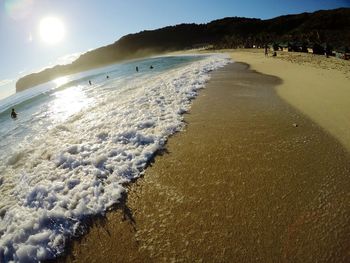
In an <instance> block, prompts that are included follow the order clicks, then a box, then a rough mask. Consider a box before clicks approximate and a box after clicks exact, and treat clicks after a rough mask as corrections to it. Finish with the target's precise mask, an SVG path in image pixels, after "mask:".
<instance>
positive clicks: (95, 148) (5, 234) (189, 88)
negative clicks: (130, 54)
mask: <svg viewBox="0 0 350 263" xmlns="http://www.w3.org/2000/svg"><path fill="white" fill-rule="evenodd" d="M228 62H229V59H228V57H226V56H224V55H211V56H208V57H205V58H203V59H202V60H199V61H195V62H193V63H191V64H187V65H185V66H182V67H179V68H175V69H171V70H168V71H166V72H162V73H159V74H150V75H147V76H145V77H141V78H138V79H135V80H129V81H126V82H124V84H123V85H124V86H123V88H118V89H117V88H116V89H108V93H105V95H104V96H102V95H101V96H97V97H96V98H95V103H94V104H93V106H91V107H89V108H87V109H86V108H84V109H83V110H82V111H80V112H78V113H75V114H74V115H72V116H71V117H69V118H68V119H67V120H66V121H64V122H63V123H59V124H57V125H56V126H54V127H53V128H51V129H49V130H48V131H45V132H44V133H43V134H38V136H37V137H36V138H35V140H32V141H30V142H26V144H25V145H22V146H21V149H20V151H18V152H16V153H14V154H13V155H12V156H10V157H9V159H8V160H7V164H6V167H5V168H3V169H4V170H3V173H2V175H1V176H0V194H1V201H0V236H1V238H0V261H1V262H37V261H40V260H44V259H49V258H54V257H55V256H57V255H58V254H60V253H62V252H63V250H64V247H65V242H66V240H67V238H69V237H72V236H74V235H77V234H79V231H78V229H79V226H80V224H81V223H80V222H81V220H83V219H84V218H86V217H87V216H90V215H97V214H103V213H105V212H106V211H107V209H108V208H110V207H111V206H112V205H114V204H116V203H118V201H119V200H120V198H121V195H122V193H124V192H125V191H126V189H125V188H124V187H123V185H124V183H127V182H130V180H131V179H134V178H137V177H139V176H140V175H141V174H142V172H143V171H144V169H145V167H146V166H147V164H148V162H149V161H150V159H151V158H152V157H153V156H154V155H155V153H156V152H157V150H159V149H161V148H162V147H163V146H164V144H165V142H166V140H167V138H168V137H169V136H170V135H171V134H173V133H174V132H177V131H179V130H181V129H182V127H183V126H184V123H183V115H182V114H183V113H185V112H186V111H188V110H189V107H190V104H191V100H192V99H193V98H195V96H196V95H197V91H198V90H199V89H200V88H203V87H204V84H205V82H206V81H207V80H208V79H209V72H210V71H212V70H214V69H217V68H219V67H221V66H224V65H225V64H227V63H228ZM119 83H120V82H119ZM109 85H112V86H113V85H115V84H113V81H112V82H111V83H110V84H109ZM101 94H102V93H101Z"/></svg>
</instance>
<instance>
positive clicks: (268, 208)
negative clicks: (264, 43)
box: [60, 63, 350, 262]
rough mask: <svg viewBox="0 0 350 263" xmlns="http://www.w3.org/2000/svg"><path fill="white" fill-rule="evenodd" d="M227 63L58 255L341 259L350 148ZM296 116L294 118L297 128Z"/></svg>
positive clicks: (346, 237) (274, 82)
mask: <svg viewBox="0 0 350 263" xmlns="http://www.w3.org/2000/svg"><path fill="white" fill-rule="evenodd" d="M281 84H283V80H282V79H279V78H277V77H273V76H268V75H263V74H260V73H257V72H255V71H252V70H250V69H249V68H248V66H247V65H246V64H242V63H234V64H230V65H228V66H226V67H225V68H223V69H221V70H218V71H216V72H214V73H213V74H212V79H211V80H210V81H209V83H208V85H207V88H206V89H204V90H202V91H201V92H200V94H199V96H198V98H197V99H196V100H195V101H194V102H193V106H192V108H191V111H190V112H189V113H188V114H187V115H186V117H185V120H186V122H188V125H187V127H186V130H185V131H183V132H180V133H178V134H176V135H174V136H173V137H171V138H170V139H169V141H168V143H167V145H166V151H164V153H163V154H162V155H161V156H158V157H156V159H155V162H154V163H152V165H151V166H150V167H149V168H148V169H147V170H146V173H145V175H144V177H143V178H141V179H139V180H138V181H137V182H136V183H134V184H132V185H130V188H129V193H128V196H127V200H126V205H125V207H124V208H123V209H119V210H117V211H113V212H110V213H108V214H107V216H106V217H105V218H103V219H100V220H96V221H95V223H94V224H93V226H92V227H91V228H90V230H89V233H88V234H87V235H85V236H84V237H83V238H82V239H80V240H79V241H76V242H74V243H73V244H72V246H71V251H70V255H69V256H67V257H66V258H65V259H61V260H60V261H63V262H349V261H350V194H349V189H350V162H349V161H350V155H349V153H348V152H347V151H346V149H345V148H343V146H342V145H341V144H340V143H339V142H338V141H337V140H336V139H334V138H333V137H331V135H330V134H329V133H328V132H326V131H324V130H323V129H322V128H320V127H319V126H318V125H317V124H316V123H315V122H313V121H311V120H310V119H309V118H308V117H307V116H306V115H304V114H303V113H301V112H299V111H298V110H296V109H295V108H293V107H292V106H290V105H288V104H287V103H286V102H285V101H284V100H282V99H280V97H279V96H278V95H277V93H276V89H275V88H276V87H277V86H278V85H281ZM293 124H296V125H293Z"/></svg>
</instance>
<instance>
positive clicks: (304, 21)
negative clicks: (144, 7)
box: [16, 8, 350, 91]
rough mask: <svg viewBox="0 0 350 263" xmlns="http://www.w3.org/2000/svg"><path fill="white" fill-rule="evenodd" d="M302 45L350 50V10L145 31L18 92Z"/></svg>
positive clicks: (34, 79) (25, 83)
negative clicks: (187, 55)
mask: <svg viewBox="0 0 350 263" xmlns="http://www.w3.org/2000/svg"><path fill="white" fill-rule="evenodd" d="M276 41H279V42H282V41H283V42H289V41H298V42H302V43H313V44H314V43H318V44H323V43H327V45H331V46H332V47H335V48H345V47H348V46H350V8H340V9H335V10H326V11H317V12H314V13H303V14H298V15H287V16H280V17H277V18H273V19H268V20H261V19H254V18H241V17H232V18H224V19H220V20H215V21H212V22H210V23H207V24H199V25H197V24H180V25H176V26H168V27H164V28H161V29H156V30H151V31H142V32H139V33H136V34H130V35H126V36H124V37H122V38H121V39H119V40H118V41H117V42H115V43H113V44H111V45H108V46H104V47H101V48H97V49H95V50H92V51H89V52H87V53H85V54H83V55H81V56H80V57H79V58H78V59H77V60H75V61H74V62H73V63H71V64H69V65H59V66H55V67H53V68H48V69H45V70H43V71H41V72H39V73H33V74H30V75H27V76H24V77H23V78H21V79H19V80H18V81H17V83H16V91H22V90H24V89H27V88H29V87H33V86H35V85H38V84H41V83H44V82H47V81H49V80H52V79H54V78H57V77H60V76H63V75H67V74H73V73H77V72H80V71H83V70H88V69H92V68H96V67H100V66H105V65H108V64H111V63H115V62H117V61H121V60H126V59H133V58H140V57H145V56H148V55H154V54H160V53H162V52H167V51H175V50H182V49H187V48H193V47H198V46H209V45H211V46H213V47H214V48H236V47H252V46H263V45H264V44H266V43H271V42H276Z"/></svg>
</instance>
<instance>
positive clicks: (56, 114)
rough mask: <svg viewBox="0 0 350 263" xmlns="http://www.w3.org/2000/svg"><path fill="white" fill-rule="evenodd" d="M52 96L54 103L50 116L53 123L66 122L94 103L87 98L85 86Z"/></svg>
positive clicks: (62, 91)
mask: <svg viewBox="0 0 350 263" xmlns="http://www.w3.org/2000/svg"><path fill="white" fill-rule="evenodd" d="M63 83H64V82H63ZM51 96H53V101H52V102H51V103H50V104H49V109H48V114H49V116H50V118H51V119H52V122H53V123H57V122H62V121H64V120H66V119H67V118H69V117H70V116H72V115H73V114H75V113H78V112H79V111H81V110H82V109H83V108H85V107H87V106H88V105H89V104H91V103H92V101H93V99H92V98H88V97H87V95H86V94H85V91H84V89H83V86H80V85H79V86H74V87H71V88H69V89H65V90H61V91H57V92H55V93H54V94H52V95H51Z"/></svg>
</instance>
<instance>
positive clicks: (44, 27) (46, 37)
mask: <svg viewBox="0 0 350 263" xmlns="http://www.w3.org/2000/svg"><path fill="white" fill-rule="evenodd" d="M39 31H40V37H41V39H42V40H43V41H44V42H46V43H49V44H56V43H58V42H60V41H61V40H62V39H63V37H64V25H63V23H62V21H61V20H59V19H58V18H56V17H45V18H43V19H41V21H40V25H39Z"/></svg>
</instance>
